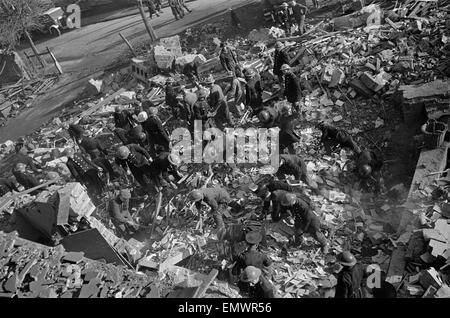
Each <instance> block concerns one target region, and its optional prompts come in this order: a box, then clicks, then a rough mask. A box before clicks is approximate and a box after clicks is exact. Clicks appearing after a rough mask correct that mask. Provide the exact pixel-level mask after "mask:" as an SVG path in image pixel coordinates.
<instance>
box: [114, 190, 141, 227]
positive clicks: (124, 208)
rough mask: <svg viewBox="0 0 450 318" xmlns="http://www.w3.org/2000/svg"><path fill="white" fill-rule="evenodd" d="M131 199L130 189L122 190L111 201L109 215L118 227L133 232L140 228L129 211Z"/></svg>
mask: <svg viewBox="0 0 450 318" xmlns="http://www.w3.org/2000/svg"><path fill="white" fill-rule="evenodd" d="M130 199H131V193H130V190H128V189H122V190H120V193H119V195H117V196H116V197H115V198H114V199H112V200H111V201H110V202H109V215H110V216H111V221H112V222H113V224H114V226H115V227H116V228H118V229H120V230H121V231H122V232H128V233H130V234H132V233H133V232H135V231H137V230H138V228H139V225H138V224H136V222H134V220H133V218H132V217H131V214H130V212H129V206H130V204H129V202H130Z"/></svg>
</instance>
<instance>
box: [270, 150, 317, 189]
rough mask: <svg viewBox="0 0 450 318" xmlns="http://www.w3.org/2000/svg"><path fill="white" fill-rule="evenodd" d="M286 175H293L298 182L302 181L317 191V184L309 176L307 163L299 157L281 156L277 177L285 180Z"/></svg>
mask: <svg viewBox="0 0 450 318" xmlns="http://www.w3.org/2000/svg"><path fill="white" fill-rule="evenodd" d="M285 174H287V175H293V176H294V177H295V179H296V180H302V181H303V182H305V183H306V184H307V185H308V186H309V187H311V188H312V189H315V190H316V189H317V183H316V182H314V181H313V180H312V179H311V177H310V176H309V174H308V171H307V169H306V164H305V162H304V161H303V159H302V158H300V157H299V156H297V155H291V154H288V155H286V154H281V155H280V166H279V168H278V172H277V176H278V178H279V179H284V175H285Z"/></svg>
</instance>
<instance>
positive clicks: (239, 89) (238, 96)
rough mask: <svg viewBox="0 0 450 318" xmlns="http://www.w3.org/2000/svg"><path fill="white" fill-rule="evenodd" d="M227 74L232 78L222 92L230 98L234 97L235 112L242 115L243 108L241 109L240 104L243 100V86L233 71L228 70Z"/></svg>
mask: <svg viewBox="0 0 450 318" xmlns="http://www.w3.org/2000/svg"><path fill="white" fill-rule="evenodd" d="M228 76H231V77H232V79H231V83H230V85H229V86H228V87H227V88H226V89H225V91H224V94H225V95H227V96H228V98H230V99H231V98H234V107H235V110H236V111H235V114H236V115H237V116H239V117H241V116H242V115H243V113H242V111H243V109H241V106H240V105H241V104H242V102H243V101H244V87H243V84H242V83H241V79H239V78H238V77H237V76H236V73H235V72H232V71H229V72H228ZM242 80H243V79H242Z"/></svg>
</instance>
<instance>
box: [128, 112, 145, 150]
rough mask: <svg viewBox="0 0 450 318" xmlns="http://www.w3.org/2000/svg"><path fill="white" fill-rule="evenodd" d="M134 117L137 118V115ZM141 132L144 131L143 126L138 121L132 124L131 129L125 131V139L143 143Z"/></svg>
mask: <svg viewBox="0 0 450 318" xmlns="http://www.w3.org/2000/svg"><path fill="white" fill-rule="evenodd" d="M136 119H137V116H136ZM143 133H144V128H143V127H142V125H141V124H140V123H137V124H136V125H133V127H131V129H130V130H129V131H128V132H127V139H128V140H129V142H131V143H135V144H141V143H143V141H145V140H143ZM144 135H145V134H144Z"/></svg>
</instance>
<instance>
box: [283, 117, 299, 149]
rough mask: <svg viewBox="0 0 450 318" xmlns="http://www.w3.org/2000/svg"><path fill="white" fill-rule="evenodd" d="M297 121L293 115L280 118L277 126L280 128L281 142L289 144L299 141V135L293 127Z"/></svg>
mask: <svg viewBox="0 0 450 318" xmlns="http://www.w3.org/2000/svg"><path fill="white" fill-rule="evenodd" d="M298 122H299V121H298V118H297V117H296V116H294V115H291V116H287V117H282V118H281V119H280V121H279V125H278V127H279V128H280V143H281V144H291V143H295V142H299V141H300V138H299V136H298V135H297V134H296V133H295V127H296V126H297V124H298Z"/></svg>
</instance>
